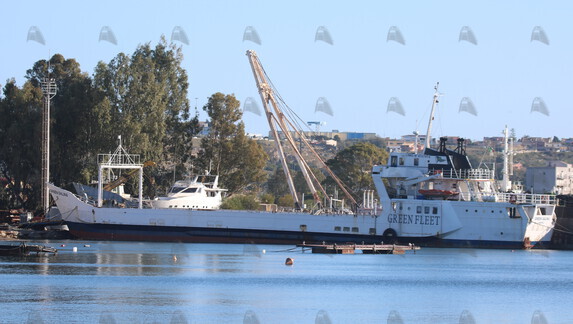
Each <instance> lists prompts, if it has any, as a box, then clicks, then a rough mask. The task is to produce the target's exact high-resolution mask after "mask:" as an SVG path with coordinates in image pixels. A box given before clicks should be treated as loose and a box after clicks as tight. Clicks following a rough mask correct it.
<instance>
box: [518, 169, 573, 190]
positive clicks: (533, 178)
mask: <svg viewBox="0 0 573 324" xmlns="http://www.w3.org/2000/svg"><path fill="white" fill-rule="evenodd" d="M525 189H526V190H529V191H531V193H554V194H558V195H570V194H573V165H571V164H568V163H565V162H561V161H550V162H549V165H548V166H545V167H530V168H527V170H526V171H525Z"/></svg>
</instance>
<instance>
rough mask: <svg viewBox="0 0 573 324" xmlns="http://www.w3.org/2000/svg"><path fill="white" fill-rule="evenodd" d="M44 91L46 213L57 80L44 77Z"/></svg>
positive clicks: (43, 172)
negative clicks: (52, 103)
mask: <svg viewBox="0 0 573 324" xmlns="http://www.w3.org/2000/svg"><path fill="white" fill-rule="evenodd" d="M41 86H42V93H43V94H44V109H43V110H42V193H41V200H42V208H43V210H44V213H47V212H48V209H49V208H50V189H49V188H48V182H50V101H51V100H52V98H54V96H55V95H56V92H57V86H56V80H55V79H53V78H43V79H42V83H41Z"/></svg>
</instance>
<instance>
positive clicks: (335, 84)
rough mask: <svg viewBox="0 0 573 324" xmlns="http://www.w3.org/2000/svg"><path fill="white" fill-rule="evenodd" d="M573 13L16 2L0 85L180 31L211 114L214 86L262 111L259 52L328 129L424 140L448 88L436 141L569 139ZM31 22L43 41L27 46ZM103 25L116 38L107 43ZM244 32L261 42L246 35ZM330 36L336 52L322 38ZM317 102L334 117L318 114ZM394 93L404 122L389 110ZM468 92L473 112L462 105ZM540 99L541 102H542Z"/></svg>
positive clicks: (392, 5) (548, 8)
mask: <svg viewBox="0 0 573 324" xmlns="http://www.w3.org/2000/svg"><path fill="white" fill-rule="evenodd" d="M572 12H573V2H570V1H565V0H564V1H530V0H520V1H511V0H510V1H487V0H486V1H445V0H444V1H422V0H420V1H380V0H379V1H323V0H316V1H298V0H294V1H258V0H257V1H231V0H228V1H216V0H215V1H213V0H208V1H207V0H203V1H184V0H178V1H162V2H161V4H160V3H159V1H107V0H102V1H91V0H87V1H69V0H63V1H55V2H49V3H48V4H47V3H46V2H44V1H38V0H27V1H19V2H18V1H10V2H6V3H4V4H3V7H2V11H0V21H2V23H3V24H2V25H3V28H2V29H1V30H0V34H1V39H2V50H1V51H0V62H2V63H1V69H0V85H2V87H3V86H4V85H5V83H6V80H7V79H10V78H15V79H16V82H17V84H18V85H19V86H21V85H22V84H23V83H24V82H25V78H24V75H25V73H26V70H27V69H29V68H31V67H32V66H33V64H34V62H36V61H38V60H40V59H47V58H49V57H50V56H51V55H54V54H56V53H59V54H62V55H63V56H64V57H65V58H74V59H76V61H78V62H79V63H80V65H81V68H82V70H83V71H84V72H86V73H88V74H90V75H92V74H93V72H94V68H95V66H96V64H97V62H99V61H103V62H109V61H110V60H111V59H112V58H114V57H115V56H116V55H117V54H118V53H120V52H123V53H126V54H131V53H133V52H134V51H135V49H136V48H137V46H138V45H140V44H145V43H148V42H149V43H150V44H151V45H152V46H153V45H155V44H157V42H158V41H159V39H160V37H161V36H162V35H164V36H165V37H166V39H167V40H168V41H169V40H171V39H172V33H173V30H174V28H175V27H176V26H179V27H180V29H181V30H183V31H184V33H185V34H186V36H187V39H188V44H185V43H183V42H181V41H178V40H174V43H175V44H176V45H178V46H181V47H182V50H183V54H184V60H183V64H182V65H183V68H184V69H186V71H187V73H188V75H189V94H188V96H189V100H190V103H191V105H192V106H193V107H195V106H196V105H197V107H198V110H199V112H200V118H201V119H202V120H205V119H207V115H206V114H205V112H203V111H202V109H201V107H202V106H203V105H204V104H205V103H206V102H207V98H208V97H209V96H211V95H212V94H213V93H215V92H223V93H228V94H230V93H232V94H234V95H235V96H236V97H237V99H239V100H240V101H241V103H243V102H244V101H245V100H246V99H247V98H249V97H251V98H253V99H255V100H256V102H257V104H258V106H259V107H260V108H262V104H261V102H260V97H259V94H258V91H257V88H256V85H255V81H254V78H253V73H252V72H251V68H250V65H249V62H248V59H247V57H246V55H245V52H246V51H247V50H249V49H252V50H255V51H256V52H257V53H258V56H259V59H260V61H261V63H262V65H263V67H264V68H265V70H266V72H267V74H268V76H269V77H270V79H271V80H272V82H273V84H274V85H275V86H276V88H277V90H278V91H279V93H280V94H281V96H282V98H283V99H284V100H285V102H286V103H287V104H288V106H289V107H290V108H291V109H292V110H294V111H295V112H296V113H297V114H298V115H299V116H300V117H301V118H302V119H303V121H305V122H308V121H316V122H321V123H322V124H323V125H322V126H320V130H321V131H331V130H339V131H347V132H367V133H376V134H378V135H379V136H381V137H390V138H399V137H400V136H402V135H407V134H411V133H412V132H413V131H420V133H421V134H424V133H425V132H426V127H427V123H428V117H429V112H430V108H431V105H432V96H433V93H434V86H435V85H436V82H439V92H440V93H442V96H441V97H440V103H439V105H438V108H437V113H436V118H435V121H434V126H433V131H432V136H433V137H437V136H446V135H448V136H461V137H465V138H470V139H474V140H479V139H482V138H483V137H485V136H501V133H502V130H503V128H504V127H505V125H507V126H508V127H509V128H513V129H515V133H516V135H517V136H518V137H521V136H524V135H529V136H542V137H550V136H558V137H559V138H569V137H573V130H572V128H571V127H570V123H571V120H572V118H571V117H572V116H573V114H572V113H571V112H570V110H569V109H570V102H571V99H570V95H569V94H570V93H571V89H572V86H573V45H572V44H573V38H572V37H571V31H573V19H572V18H571V13H572ZM34 26H35V27H36V28H37V30H39V31H40V32H41V34H42V36H43V38H44V44H42V43H41V42H39V41H37V36H35V37H34V36H33V37H32V39H30V37H29V31H30V29H31V28H32V27H34ZM106 26H107V27H108V28H109V29H110V30H111V31H112V32H113V34H114V36H115V39H116V41H117V44H113V43H112V42H110V41H106V40H105V39H104V40H100V33H101V31H102V28H104V27H106ZM249 26H250V27H251V28H252V29H251V30H255V31H256V34H257V35H258V37H259V39H260V44H258V43H257V42H255V41H252V40H249V39H248V36H247V39H244V38H245V31H246V30H247V28H248V27H249ZM464 27H465V29H464ZM462 29H464V30H465V31H466V32H462ZM320 30H322V32H320ZM324 30H326V31H327V33H328V35H329V36H330V38H331V39H332V44H330V43H329V42H327V41H324V40H321V38H320V35H321V36H323V37H322V39H325V38H324V35H326V34H325V32H324ZM396 30H397V31H399V34H400V36H397V35H398V34H397V33H396V32H395V31H396ZM468 30H469V31H470V33H471V34H472V35H471V36H468V35H469V34H468V32H467V31H468ZM317 32H318V34H319V39H318V40H317V39H316V38H317ZM247 34H248V35H250V36H252V35H253V33H252V32H251V33H247ZM461 34H463V36H462V37H461V39H460V35H461ZM36 35H37V33H36ZM400 37H401V39H399V38H400ZM35 39H36V40H35ZM251 39H252V37H251ZM402 40H403V41H402ZM474 40H475V41H474ZM321 97H322V98H326V99H327V101H328V103H329V105H330V108H331V110H332V114H328V113H325V112H323V111H320V110H319V111H317V109H316V105H317V101H318V99H319V98H321ZM391 98H397V99H398V100H399V102H400V104H401V106H402V108H403V112H404V114H400V113H397V112H395V111H389V110H388V104H389V102H390V101H391ZM463 98H470V100H471V102H472V103H473V108H474V109H475V114H472V113H469V112H467V106H466V109H465V111H464V110H463V109H462V111H460V104H461V102H462V99H463ZM536 98H539V99H537V100H536ZM540 101H542V102H543V104H544V107H541V108H540V105H539V104H537V105H533V103H534V102H540ZM532 106H535V108H534V109H533V111H532ZM544 109H546V111H543V110H544ZM243 121H244V123H245V129H246V131H247V132H249V133H252V134H264V135H267V134H268V131H269V126H268V125H267V121H266V118H265V117H264V116H259V115H257V114H255V113H252V112H249V111H245V112H244V116H243ZM313 129H314V127H313Z"/></svg>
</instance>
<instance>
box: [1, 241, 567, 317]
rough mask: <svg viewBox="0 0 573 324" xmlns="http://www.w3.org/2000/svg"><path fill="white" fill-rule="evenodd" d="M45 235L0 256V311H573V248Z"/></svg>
mask: <svg viewBox="0 0 573 324" xmlns="http://www.w3.org/2000/svg"><path fill="white" fill-rule="evenodd" d="M40 243H42V244H45V245H48V246H52V247H57V248H58V249H59V253H58V254H57V255H49V256H28V257H0V286H1V287H2V294H0V305H1V307H2V312H0V322H1V323H41V322H44V323H105V324H111V323H257V322H256V320H257V319H258V321H259V322H260V323H329V321H328V320H330V322H331V323H400V321H399V320H397V319H398V317H399V318H401V320H402V321H403V323H470V322H469V321H467V318H468V314H469V316H472V317H473V318H474V319H475V323H543V318H544V319H545V320H546V322H547V323H551V324H554V323H573V311H572V310H571V309H572V308H571V303H572V302H571V296H573V279H572V272H573V252H569V251H547V250H532V251H518V250H516V251H511V250H479V249H431V248H424V249H422V250H420V251H417V253H416V254H413V253H409V254H406V255H362V254H356V255H322V254H310V253H308V252H307V253H301V251H300V249H297V250H294V247H293V246H276V245H239V244H232V245H229V244H174V243H124V242H80V241H65V242H53V241H52V242H40ZM62 244H65V247H61V245H62ZM73 247H77V252H73ZM288 249H293V250H292V251H288ZM287 257H292V258H294V265H293V266H286V265H285V264H284V262H285V259H286V258H287ZM462 313H463V314H464V315H463V316H462ZM534 314H535V315H534ZM460 318H461V320H460ZM532 320H533V321H532ZM538 320H540V321H538Z"/></svg>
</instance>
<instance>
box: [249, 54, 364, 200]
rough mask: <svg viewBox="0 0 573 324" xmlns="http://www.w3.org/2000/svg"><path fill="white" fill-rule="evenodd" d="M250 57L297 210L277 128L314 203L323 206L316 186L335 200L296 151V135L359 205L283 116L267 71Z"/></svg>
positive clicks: (250, 55)
mask: <svg viewBox="0 0 573 324" xmlns="http://www.w3.org/2000/svg"><path fill="white" fill-rule="evenodd" d="M247 57H248V58H249V63H250V64H251V69H252V71H253V75H254V77H255V82H256V84H257V88H258V90H259V94H260V95H261V100H262V102H263V107H264V110H265V114H266V116H267V121H268V123H269V126H270V128H271V133H272V135H273V137H274V138H275V144H276V146H277V150H278V152H279V159H280V161H281V164H282V167H283V170H284V172H285V176H286V179H287V184H288V187H289V190H290V193H291V195H292V197H293V199H294V203H295V208H296V209H301V207H302V205H301V202H300V200H299V198H298V195H297V192H296V188H295V186H294V182H293V180H292V176H291V174H290V171H289V168H288V164H287V160H286V155H285V152H284V148H283V146H282V144H281V141H280V137H279V133H278V130H277V128H280V130H281V131H282V135H283V136H284V138H285V139H286V141H287V143H288V144H289V145H290V147H291V149H292V150H293V152H294V157H295V159H296V161H297V162H298V165H299V166H300V169H301V172H302V175H303V177H304V179H305V181H306V183H307V185H308V188H309V189H310V191H311V193H312V196H313V198H314V200H315V202H316V203H317V204H318V205H320V197H319V195H318V191H317V189H316V187H317V186H318V187H319V188H320V191H321V192H322V193H323V194H324V196H325V197H328V198H329V199H331V200H332V197H329V195H328V194H327V193H326V191H325V190H324V188H323V187H322V186H321V185H320V183H319V182H318V180H317V179H316V177H315V176H314V174H313V173H312V171H311V169H310V166H309V165H308V164H307V163H306V161H305V160H304V158H303V156H302V153H301V151H300V149H299V148H298V147H297V144H296V142H295V140H294V138H293V134H297V135H298V136H299V138H300V139H301V141H302V142H304V143H305V145H307V146H308V147H309V148H310V150H311V152H312V153H313V154H315V155H316V157H317V158H318V160H319V161H320V162H321V165H322V166H323V167H326V169H327V171H328V172H329V174H330V175H331V176H332V177H333V179H334V180H335V182H336V183H337V184H338V185H339V186H340V187H341V189H342V191H343V192H344V193H345V195H346V196H347V198H348V199H349V200H350V201H351V202H352V204H353V205H354V206H356V205H357V203H356V200H355V199H354V198H353V197H352V195H350V193H349V192H348V190H347V189H346V188H345V187H344V185H343V184H342V182H341V181H340V179H338V177H336V176H335V175H334V173H332V171H331V170H330V169H329V168H328V167H327V166H326V163H324V161H323V160H322V159H321V158H320V157H319V156H318V155H317V154H316V151H315V150H314V149H313V148H312V147H311V146H310V144H309V143H308V141H307V140H306V139H305V137H304V134H302V132H300V131H299V130H297V129H296V127H295V125H294V123H292V122H291V121H290V120H289V119H288V118H287V117H286V116H285V114H284V113H283V111H282V110H281V108H280V107H279V100H278V99H277V95H276V94H275V92H274V90H273V88H272V87H271V83H270V81H269V80H268V77H267V76H266V73H265V71H264V69H263V67H262V65H261V62H260V61H259V58H258V56H257V53H256V52H255V51H253V50H249V51H247ZM279 99H280V96H279ZM315 184H316V186H315ZM331 203H332V201H331Z"/></svg>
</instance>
